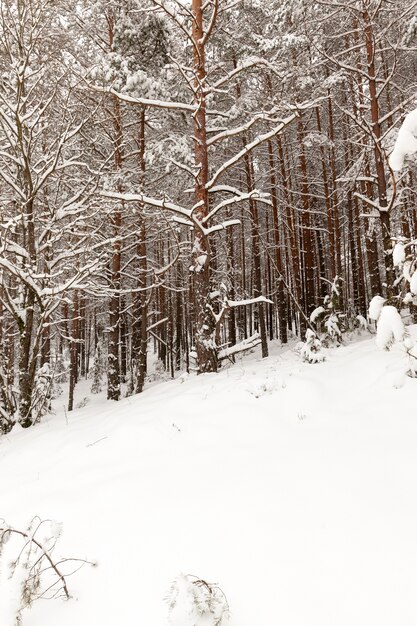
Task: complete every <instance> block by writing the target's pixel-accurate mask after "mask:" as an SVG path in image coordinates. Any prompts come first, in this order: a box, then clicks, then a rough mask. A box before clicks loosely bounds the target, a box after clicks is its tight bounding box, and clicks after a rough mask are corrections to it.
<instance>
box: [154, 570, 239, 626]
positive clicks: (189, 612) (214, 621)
mask: <svg viewBox="0 0 417 626" xmlns="http://www.w3.org/2000/svg"><path fill="white" fill-rule="evenodd" d="M166 600H167V602H168V607H169V616H168V623H169V626H225V624H226V623H227V621H228V619H229V605H228V603H227V599H226V596H225V595H224V593H223V591H222V590H221V589H220V587H218V586H217V585H214V584H210V583H208V582H206V581H205V580H202V579H200V578H197V577H195V576H189V575H188V576H186V575H184V574H181V575H180V576H178V577H177V578H176V579H175V580H174V582H173V583H172V585H171V588H170V590H169V593H168V596H167V598H166Z"/></svg>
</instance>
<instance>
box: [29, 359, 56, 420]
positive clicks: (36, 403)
mask: <svg viewBox="0 0 417 626" xmlns="http://www.w3.org/2000/svg"><path fill="white" fill-rule="evenodd" d="M52 385H53V374H52V372H51V368H50V366H49V363H44V364H43V365H42V367H40V368H39V370H38V371H37V372H36V377H35V385H34V390H33V394H32V415H33V423H34V424H35V423H37V422H39V421H40V420H41V418H42V417H43V416H44V415H45V414H46V413H47V412H48V411H49V409H50V405H51V397H52Z"/></svg>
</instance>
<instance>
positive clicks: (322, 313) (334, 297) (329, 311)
mask: <svg viewBox="0 0 417 626" xmlns="http://www.w3.org/2000/svg"><path fill="white" fill-rule="evenodd" d="M341 282H342V279H341V278H340V277H339V276H336V278H335V279H334V281H333V282H332V283H331V289H330V294H328V295H327V296H326V297H325V298H324V300H323V305H322V306H318V307H317V308H315V309H314V311H313V312H312V313H311V315H310V322H311V324H313V326H314V328H315V329H316V333H317V336H318V338H319V339H320V341H321V342H322V344H323V345H330V344H336V345H339V344H340V343H341V341H342V333H343V332H344V330H345V326H344V322H343V320H342V318H341V314H340V312H339V311H338V301H339V298H340V287H341Z"/></svg>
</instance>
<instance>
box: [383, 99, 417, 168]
mask: <svg viewBox="0 0 417 626" xmlns="http://www.w3.org/2000/svg"><path fill="white" fill-rule="evenodd" d="M416 152H417V109H414V111H411V112H410V113H408V114H407V115H406V116H405V118H404V121H403V123H402V126H401V128H400V130H399V131H398V135H397V139H396V141H395V145H394V150H393V151H392V153H391V155H390V158H389V164H390V167H391V168H392V169H393V170H394V171H399V170H401V169H402V168H403V167H404V162H405V159H406V158H407V157H410V156H412V155H413V154H415V153H416Z"/></svg>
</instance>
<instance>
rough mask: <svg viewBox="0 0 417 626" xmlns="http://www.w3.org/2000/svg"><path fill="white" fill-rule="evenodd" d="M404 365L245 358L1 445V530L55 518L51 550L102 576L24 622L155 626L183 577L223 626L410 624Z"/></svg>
mask: <svg viewBox="0 0 417 626" xmlns="http://www.w3.org/2000/svg"><path fill="white" fill-rule="evenodd" d="M403 362H404V355H403V354H402V353H401V351H400V349H399V348H394V350H393V351H391V352H382V351H379V350H378V349H377V348H376V346H375V341H374V339H369V340H368V339H367V340H364V341H361V342H359V343H356V344H350V345H348V346H346V347H342V348H339V349H335V350H332V351H330V352H329V355H328V360H327V361H326V362H325V363H322V364H317V365H309V364H302V363H300V362H299V359H298V356H297V355H295V354H294V353H292V352H291V351H286V352H281V353H279V352H277V353H276V354H275V355H274V356H271V357H270V358H269V359H267V360H264V361H261V360H260V359H259V358H258V357H257V356H256V355H252V356H251V357H249V358H246V359H245V360H243V361H242V362H241V363H239V364H237V365H235V366H233V367H230V368H228V369H226V370H225V371H223V372H221V373H220V374H218V375H205V376H201V377H194V376H190V377H189V378H187V379H186V380H185V381H184V382H181V381H180V380H175V381H171V382H167V383H163V384H160V385H155V386H153V387H152V388H151V389H149V390H147V391H146V392H145V393H144V394H142V395H141V396H137V397H133V398H128V399H125V400H123V401H122V402H120V403H119V404H110V403H108V402H105V401H98V402H95V399H94V402H95V403H93V401H92V402H91V403H90V404H89V405H87V406H86V407H85V408H84V409H79V410H77V411H74V412H73V413H71V414H69V415H68V423H67V421H66V418H65V415H64V412H63V411H62V410H59V409H58V410H57V412H56V414H55V415H54V416H51V417H50V418H49V419H48V420H47V421H46V422H45V423H43V424H41V425H40V426H38V427H36V428H34V429H32V430H29V431H23V430H17V429H16V430H15V431H13V432H12V433H11V435H10V436H9V437H7V438H6V437H5V438H2V439H0V473H1V476H2V480H1V482H0V517H4V518H5V519H7V521H8V522H9V523H11V524H14V525H26V524H27V523H28V521H29V520H30V518H31V517H32V516H33V515H35V514H37V515H40V516H41V517H45V518H53V519H56V520H58V521H62V522H63V524H64V535H63V537H62V539H61V540H60V550H61V551H62V552H63V553H64V554H65V555H66V556H75V557H77V556H86V557H89V558H91V559H97V561H98V563H99V567H98V568H96V569H91V568H84V569H83V570H82V571H81V572H80V573H78V574H76V575H75V576H74V577H73V578H72V579H70V580H69V583H70V586H71V591H72V593H73V594H74V595H75V597H76V598H75V599H74V600H71V601H70V602H69V603H67V602H61V601H54V602H52V601H50V602H38V603H37V604H35V605H34V607H33V609H32V610H31V611H29V612H27V613H26V614H25V619H24V622H23V624H24V626H49V625H51V626H52V624H53V625H56V624H59V625H60V626H93V625H95V624H97V625H100V626H122V625H123V626H165V625H166V624H167V607H166V604H165V603H164V600H163V598H164V595H165V593H166V592H167V590H168V588H169V585H170V583H171V581H172V580H173V579H174V578H175V576H177V574H178V573H179V572H184V573H186V574H195V575H197V576H199V577H203V578H205V579H206V580H208V581H210V582H218V583H219V584H220V586H221V587H222V589H223V590H224V591H225V593H226V595H227V598H228V601H229V605H230V608H231V612H232V618H231V621H230V624H231V626H275V625H283V626H284V625H285V626H307V625H308V626H335V625H337V626H362V625H363V626H365V625H366V626H370V625H373V624H375V625H378V626H385V625H386V626H388V625H389V626H392V625H393V624H401V626H411V625H412V624H413V626H415V624H416V620H417V403H416V398H417V380H412V379H407V380H405V381H404V380H401V381H400V377H399V376H398V370H399V369H401V367H402V363H403ZM402 383H404V384H403V386H402V387H400V388H397V387H398V386H399V385H400V384H402ZM58 404H59V401H58ZM0 594H1V589H0ZM184 626H185V625H184Z"/></svg>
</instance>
